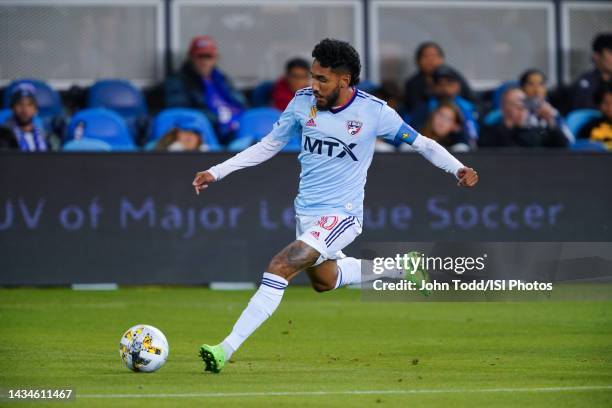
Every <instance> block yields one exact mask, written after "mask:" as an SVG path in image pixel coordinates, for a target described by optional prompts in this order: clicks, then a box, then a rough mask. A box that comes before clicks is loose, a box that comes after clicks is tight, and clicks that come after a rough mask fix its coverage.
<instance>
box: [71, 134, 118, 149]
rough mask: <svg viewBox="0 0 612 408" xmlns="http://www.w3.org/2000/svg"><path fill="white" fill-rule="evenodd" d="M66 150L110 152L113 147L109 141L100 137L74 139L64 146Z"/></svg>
mask: <svg viewBox="0 0 612 408" xmlns="http://www.w3.org/2000/svg"><path fill="white" fill-rule="evenodd" d="M62 150H63V151H65V152H110V151H111V150H113V149H112V147H111V145H109V144H108V143H106V142H104V141H102V140H98V139H90V138H87V137H86V138H83V139H73V140H71V141H69V142H68V143H66V144H65V145H64V146H62Z"/></svg>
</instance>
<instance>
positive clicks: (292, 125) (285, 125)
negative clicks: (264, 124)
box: [262, 97, 301, 146]
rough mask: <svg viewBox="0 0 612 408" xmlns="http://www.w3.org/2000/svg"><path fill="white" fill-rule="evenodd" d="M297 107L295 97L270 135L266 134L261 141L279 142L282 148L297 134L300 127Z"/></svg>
mask: <svg viewBox="0 0 612 408" xmlns="http://www.w3.org/2000/svg"><path fill="white" fill-rule="evenodd" d="M297 105H298V101H297V97H294V98H293V99H292V100H291V102H289V105H287V108H285V110H284V111H283V113H282V114H281V116H280V118H279V119H278V121H276V123H274V126H273V127H272V130H271V131H270V133H268V134H267V135H266V136H265V137H264V138H263V139H262V140H264V139H267V140H270V141H275V142H281V143H283V146H284V145H285V144H287V143H288V142H289V140H290V139H291V137H293V136H294V135H295V134H296V133H297V132H299V130H300V128H301V125H300V122H299V119H298V116H297V115H296V106H297Z"/></svg>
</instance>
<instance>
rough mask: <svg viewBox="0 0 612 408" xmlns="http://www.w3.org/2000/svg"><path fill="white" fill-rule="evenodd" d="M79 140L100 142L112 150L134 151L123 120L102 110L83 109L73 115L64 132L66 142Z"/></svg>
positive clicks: (108, 111) (132, 142)
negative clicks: (85, 139) (86, 139)
mask: <svg viewBox="0 0 612 408" xmlns="http://www.w3.org/2000/svg"><path fill="white" fill-rule="evenodd" d="M78 133H80V134H78ZM81 138H89V139H97V140H102V141H104V142H106V143H108V144H109V145H110V146H111V148H112V150H127V151H130V150H134V149H135V146H134V141H133V140H132V138H131V136H130V132H129V131H128V128H127V125H126V124H125V121H124V120H123V118H122V117H121V116H119V115H118V114H116V113H115V112H113V111H111V110H108V109H104V108H93V109H84V110H82V111H79V112H77V114H76V115H74V117H73V118H72V120H71V121H70V124H69V125H68V129H67V131H66V141H70V140H73V139H81Z"/></svg>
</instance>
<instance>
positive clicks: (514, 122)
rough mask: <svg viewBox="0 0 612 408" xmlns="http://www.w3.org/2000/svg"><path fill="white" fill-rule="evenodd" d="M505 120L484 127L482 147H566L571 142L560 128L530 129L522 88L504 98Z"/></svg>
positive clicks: (502, 107) (514, 90) (481, 140)
mask: <svg viewBox="0 0 612 408" xmlns="http://www.w3.org/2000/svg"><path fill="white" fill-rule="evenodd" d="M501 109H502V120H501V122H500V123H498V124H495V125H490V126H484V127H483V128H482V131H481V134H480V140H479V145H480V146H483V147H511V146H515V147H564V146H567V144H568V141H567V139H566V138H565V136H564V135H563V133H562V132H561V131H560V130H559V129H558V128H542V127H534V126H530V125H529V109H528V108H527V97H526V95H525V93H524V92H523V91H522V90H521V89H519V88H510V89H508V90H507V91H506V92H505V93H504V95H503V96H502V106H501Z"/></svg>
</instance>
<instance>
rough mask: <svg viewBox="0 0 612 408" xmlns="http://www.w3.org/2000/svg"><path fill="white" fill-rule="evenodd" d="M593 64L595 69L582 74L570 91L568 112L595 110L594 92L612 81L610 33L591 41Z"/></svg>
mask: <svg viewBox="0 0 612 408" xmlns="http://www.w3.org/2000/svg"><path fill="white" fill-rule="evenodd" d="M592 50H593V56H592V58H593V64H594V65H595V68H594V69H593V70H591V71H589V72H586V73H584V74H582V75H581V76H580V77H579V78H578V79H577V80H576V82H575V83H574V84H573V86H572V89H571V91H570V92H571V94H570V95H571V104H570V110H575V109H582V108H590V109H597V106H596V105H595V103H594V96H595V92H596V91H597V90H598V89H599V88H600V87H601V86H602V85H603V84H604V83H610V82H611V81H612V33H601V34H598V35H597V36H596V37H595V39H594V40H593V44H592Z"/></svg>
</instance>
